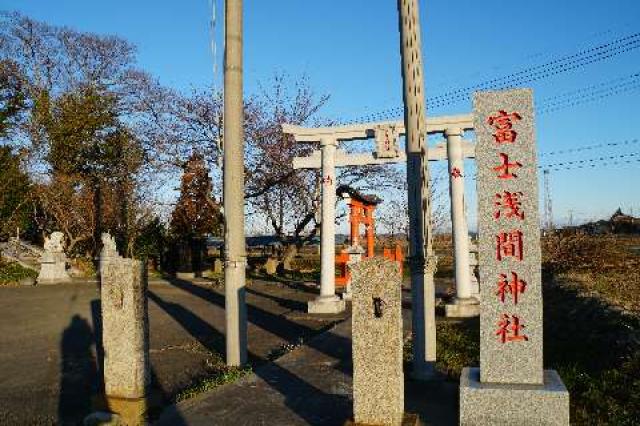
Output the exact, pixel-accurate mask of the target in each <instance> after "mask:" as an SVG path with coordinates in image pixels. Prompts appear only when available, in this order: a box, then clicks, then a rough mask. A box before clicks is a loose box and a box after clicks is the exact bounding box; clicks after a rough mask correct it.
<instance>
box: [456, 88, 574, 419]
mask: <svg viewBox="0 0 640 426" xmlns="http://www.w3.org/2000/svg"><path fill="white" fill-rule="evenodd" d="M474 115H475V131H476V136H477V148H476V159H477V169H478V180H477V182H478V183H477V184H478V237H479V262H480V281H481V282H482V286H481V288H480V292H481V303H480V309H481V312H480V368H479V370H478V369H471V368H467V369H465V370H464V371H463V373H462V377H461V380H460V424H461V425H481V424H482V425H484V424H492V425H516V424H517V425H534V424H535V425H551V424H553V425H568V424H569V394H568V392H567V390H566V388H565V387H564V385H563V384H562V381H561V380H560V378H559V376H558V375H557V373H555V372H554V371H544V370H543V352H542V344H543V336H542V329H543V328H542V282H541V268H540V260H541V254H540V221H539V210H538V167H537V156H536V146H535V135H534V108H533V93H532V91H531V90H528V89H520V90H509V91H501V92H483V93H476V94H475V96H474Z"/></svg>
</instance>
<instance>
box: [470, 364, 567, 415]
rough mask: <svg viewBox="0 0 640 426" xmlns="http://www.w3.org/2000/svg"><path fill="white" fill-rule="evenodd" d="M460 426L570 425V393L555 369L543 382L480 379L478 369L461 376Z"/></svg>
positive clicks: (472, 369) (546, 372)
mask: <svg viewBox="0 0 640 426" xmlns="http://www.w3.org/2000/svg"><path fill="white" fill-rule="evenodd" d="M460 425H461V426H471V425H473V426H475V425H513V426H516V425H518V426H524V425H563V426H568V425H569V392H568V391H567V388H566V387H565V385H564V383H562V379H561V378H560V376H559V375H558V373H557V372H556V371H555V370H545V372H544V385H540V386H535V385H517V384H508V385H507V384H492V383H481V382H480V369H479V368H469V367H467V368H465V369H463V370H462V374H461V375H460Z"/></svg>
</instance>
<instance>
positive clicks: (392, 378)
mask: <svg viewBox="0 0 640 426" xmlns="http://www.w3.org/2000/svg"><path fill="white" fill-rule="evenodd" d="M352 274H353V275H352V276H353V279H352V283H353V284H352V285H353V314H352V317H351V322H352V336H353V337H352V339H353V413H354V421H355V423H356V424H363V425H400V424H402V419H403V414H404V374H403V372H402V346H403V339H402V295H401V289H402V280H401V277H400V272H399V269H398V264H397V263H396V262H393V261H391V260H388V259H384V258H379V257H374V258H370V259H365V260H363V261H362V262H359V263H358V264H356V265H353V266H352Z"/></svg>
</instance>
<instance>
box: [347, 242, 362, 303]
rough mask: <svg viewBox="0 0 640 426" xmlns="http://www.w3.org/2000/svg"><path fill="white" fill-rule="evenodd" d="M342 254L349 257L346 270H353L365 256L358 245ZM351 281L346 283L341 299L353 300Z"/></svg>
mask: <svg viewBox="0 0 640 426" xmlns="http://www.w3.org/2000/svg"><path fill="white" fill-rule="evenodd" d="M343 253H347V255H348V256H349V261H348V262H347V268H353V266H354V265H356V264H357V263H358V262H360V261H362V256H364V254H365V250H364V248H362V247H361V246H360V245H355V246H350V247H348V248H347V249H345V250H344V251H343ZM351 282H352V280H349V281H348V282H347V287H346V288H345V292H344V293H342V299H343V300H347V301H350V300H352V299H353V291H352V285H351Z"/></svg>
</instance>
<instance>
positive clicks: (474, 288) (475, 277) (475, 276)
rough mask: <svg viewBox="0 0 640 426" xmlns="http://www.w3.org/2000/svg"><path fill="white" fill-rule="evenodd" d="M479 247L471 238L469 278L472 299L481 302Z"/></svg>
mask: <svg viewBox="0 0 640 426" xmlns="http://www.w3.org/2000/svg"><path fill="white" fill-rule="evenodd" d="M479 265H480V264H479V262H478V245H477V244H476V243H475V242H474V241H473V240H472V239H471V237H469V276H470V277H471V297H474V298H475V299H476V300H478V301H480V280H479V277H480V275H479Z"/></svg>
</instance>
